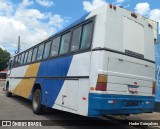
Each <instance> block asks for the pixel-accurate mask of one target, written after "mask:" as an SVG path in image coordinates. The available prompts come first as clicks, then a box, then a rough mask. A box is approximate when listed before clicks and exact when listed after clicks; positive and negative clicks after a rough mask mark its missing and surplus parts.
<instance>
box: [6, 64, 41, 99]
mask: <svg viewBox="0 0 160 129" xmlns="http://www.w3.org/2000/svg"><path fill="white" fill-rule="evenodd" d="M39 65H40V63H36V64H31V65H28V66H22V67H19V68H14V69H12V71H11V74H10V76H9V77H12V78H11V79H10V80H9V86H10V91H11V92H12V93H14V94H16V95H19V96H22V97H24V98H29V96H30V93H31V90H32V87H33V85H34V83H35V77H36V76H37V72H38V69H39Z"/></svg>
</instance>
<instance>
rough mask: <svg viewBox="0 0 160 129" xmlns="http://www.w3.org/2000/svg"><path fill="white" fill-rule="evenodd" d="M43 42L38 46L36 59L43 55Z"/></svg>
mask: <svg viewBox="0 0 160 129" xmlns="http://www.w3.org/2000/svg"><path fill="white" fill-rule="evenodd" d="M43 50H44V44H41V45H40V46H39V48H38V54H37V60H41V59H42V57H43Z"/></svg>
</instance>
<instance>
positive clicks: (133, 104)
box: [126, 101, 138, 106]
mask: <svg viewBox="0 0 160 129" xmlns="http://www.w3.org/2000/svg"><path fill="white" fill-rule="evenodd" d="M126 106H138V102H134V101H131V102H127V104H126Z"/></svg>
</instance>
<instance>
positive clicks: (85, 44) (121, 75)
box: [6, 4, 157, 116]
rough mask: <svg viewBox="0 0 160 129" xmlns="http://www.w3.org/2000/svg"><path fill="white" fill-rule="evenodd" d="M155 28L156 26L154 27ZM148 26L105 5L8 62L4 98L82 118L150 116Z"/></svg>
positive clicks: (151, 74)
mask: <svg viewBox="0 0 160 129" xmlns="http://www.w3.org/2000/svg"><path fill="white" fill-rule="evenodd" d="M155 24H157V23H155ZM154 40H156V38H155V36H154V34H153V26H152V25H151V24H149V23H148V21H147V20H146V19H145V18H143V17H142V16H140V15H138V14H135V13H133V12H130V11H128V10H125V9H123V8H120V7H116V6H114V5H109V4H108V5H105V6H102V7H100V8H98V9H96V10H94V11H91V12H90V13H88V14H86V15H85V16H83V17H82V18H81V19H79V20H78V21H76V22H74V23H73V24H71V25H70V26H68V27H67V28H66V29H64V30H62V31H60V32H59V33H57V34H55V35H53V36H51V37H49V38H48V39H47V40H45V41H43V42H41V43H39V44H37V45H35V46H33V47H31V48H29V49H27V50H25V51H23V52H21V53H19V54H17V55H16V56H14V57H13V58H12V59H11V60H10V65H9V71H8V77H7V82H6V95H7V96H11V95H12V94H16V95H18V96H22V97H24V98H26V99H30V100H32V108H33V112H34V113H35V114H39V113H41V112H42V109H43V107H50V108H54V109H58V110H62V111H67V112H71V113H75V114H79V115H83V116H101V115H105V114H111V115H128V114H137V113H145V112H152V110H153V108H154V103H155V97H154V96H155V95H154V94H155V77H154V76H155V72H154V71H155V55H154Z"/></svg>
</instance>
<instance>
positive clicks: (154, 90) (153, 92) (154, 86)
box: [152, 81, 156, 94]
mask: <svg viewBox="0 0 160 129" xmlns="http://www.w3.org/2000/svg"><path fill="white" fill-rule="evenodd" d="M155 92H156V82H155V81H154V82H153V84H152V94H155Z"/></svg>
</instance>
